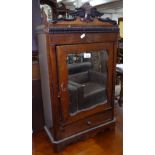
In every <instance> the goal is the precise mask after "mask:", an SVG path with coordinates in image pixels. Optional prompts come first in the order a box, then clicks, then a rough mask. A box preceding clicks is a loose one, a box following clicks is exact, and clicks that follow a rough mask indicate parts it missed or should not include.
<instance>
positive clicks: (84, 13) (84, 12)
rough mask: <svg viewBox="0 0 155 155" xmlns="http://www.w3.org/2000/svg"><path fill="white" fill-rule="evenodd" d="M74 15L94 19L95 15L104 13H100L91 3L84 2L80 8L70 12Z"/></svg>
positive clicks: (98, 15)
mask: <svg viewBox="0 0 155 155" xmlns="http://www.w3.org/2000/svg"><path fill="white" fill-rule="evenodd" d="M69 14H70V15H72V16H74V17H77V16H78V17H81V18H84V19H85V20H88V21H89V20H93V18H95V17H101V16H102V15H104V13H100V12H98V11H97V9H96V8H93V7H92V6H91V5H90V4H89V3H85V4H83V5H82V6H81V7H80V8H76V11H72V12H70V13H69Z"/></svg>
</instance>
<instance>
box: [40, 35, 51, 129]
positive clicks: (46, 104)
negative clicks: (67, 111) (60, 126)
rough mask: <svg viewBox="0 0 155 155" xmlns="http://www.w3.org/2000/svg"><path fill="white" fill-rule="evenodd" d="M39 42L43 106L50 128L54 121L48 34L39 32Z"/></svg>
mask: <svg viewBox="0 0 155 155" xmlns="http://www.w3.org/2000/svg"><path fill="white" fill-rule="evenodd" d="M38 42H39V65H40V77H41V87H42V98H43V108H44V117H45V118H44V119H45V124H46V126H47V127H48V128H50V127H52V126H53V123H52V107H51V98H50V85H49V74H48V57H47V55H48V54H47V52H48V50H47V45H46V35H45V34H39V35H38Z"/></svg>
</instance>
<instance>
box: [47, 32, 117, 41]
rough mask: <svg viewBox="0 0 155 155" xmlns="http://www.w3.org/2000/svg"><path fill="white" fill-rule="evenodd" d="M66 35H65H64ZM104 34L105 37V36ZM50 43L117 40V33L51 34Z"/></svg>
mask: <svg viewBox="0 0 155 155" xmlns="http://www.w3.org/2000/svg"><path fill="white" fill-rule="evenodd" d="M65 35H66V37H65ZM105 36H106V37H105ZM49 37H50V43H52V44H74V43H92V42H93V43H94V42H107V41H109V42H112V41H115V40H117V37H118V34H117V33H102V34H101V33H100V35H99V34H98V33H81V34H80V33H77V34H51V35H50V36H49ZM64 38H65V39H64Z"/></svg>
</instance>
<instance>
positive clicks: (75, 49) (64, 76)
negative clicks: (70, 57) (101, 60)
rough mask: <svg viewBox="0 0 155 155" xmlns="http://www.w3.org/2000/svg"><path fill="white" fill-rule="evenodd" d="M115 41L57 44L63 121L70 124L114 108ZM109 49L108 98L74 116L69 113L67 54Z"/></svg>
mask: <svg viewBox="0 0 155 155" xmlns="http://www.w3.org/2000/svg"><path fill="white" fill-rule="evenodd" d="M113 45H114V43H113V42H110V43H109V42H108V43H91V44H89V43H88V44H75V45H59V46H56V53H57V67H58V83H59V90H58V91H59V94H60V108H61V113H62V123H63V124H69V123H72V122H74V121H77V120H79V119H83V118H86V117H89V116H91V115H93V114H96V113H99V112H102V111H104V110H106V109H109V108H112V98H113V94H112V93H113V91H112V89H113V82H112V81H113V78H114V76H113V74H114V73H113V65H114V61H113V60H114V49H113V47H114V46H113ZM104 49H105V50H107V51H108V87H107V92H108V94H107V95H108V100H107V103H105V104H100V105H97V106H96V107H94V108H92V109H88V110H85V111H81V112H79V113H77V114H75V115H74V116H71V115H70V114H69V93H68V91H67V87H68V69H67V64H66V57H67V54H70V53H71V52H72V53H81V52H82V51H91V52H96V51H101V50H104Z"/></svg>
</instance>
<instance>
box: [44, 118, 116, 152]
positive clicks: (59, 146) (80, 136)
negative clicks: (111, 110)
mask: <svg viewBox="0 0 155 155" xmlns="http://www.w3.org/2000/svg"><path fill="white" fill-rule="evenodd" d="M106 128H110V129H114V128H115V119H113V120H111V121H108V122H107V123H104V124H100V125H98V126H95V127H93V128H91V129H88V130H85V131H82V132H79V133H76V134H74V135H72V136H70V137H67V138H64V139H62V140H58V141H55V140H54V139H53V136H52V134H51V132H50V130H49V129H48V128H47V127H46V126H45V127H44V129H45V131H46V133H47V135H48V137H49V139H50V141H51V142H52V144H53V148H54V151H55V152H60V151H62V150H63V149H64V148H65V147H66V146H67V145H69V144H71V143H75V142H77V141H80V140H85V139H87V138H90V137H94V136H95V135H96V134H97V133H99V132H103V131H104V130H105V129H106Z"/></svg>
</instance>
